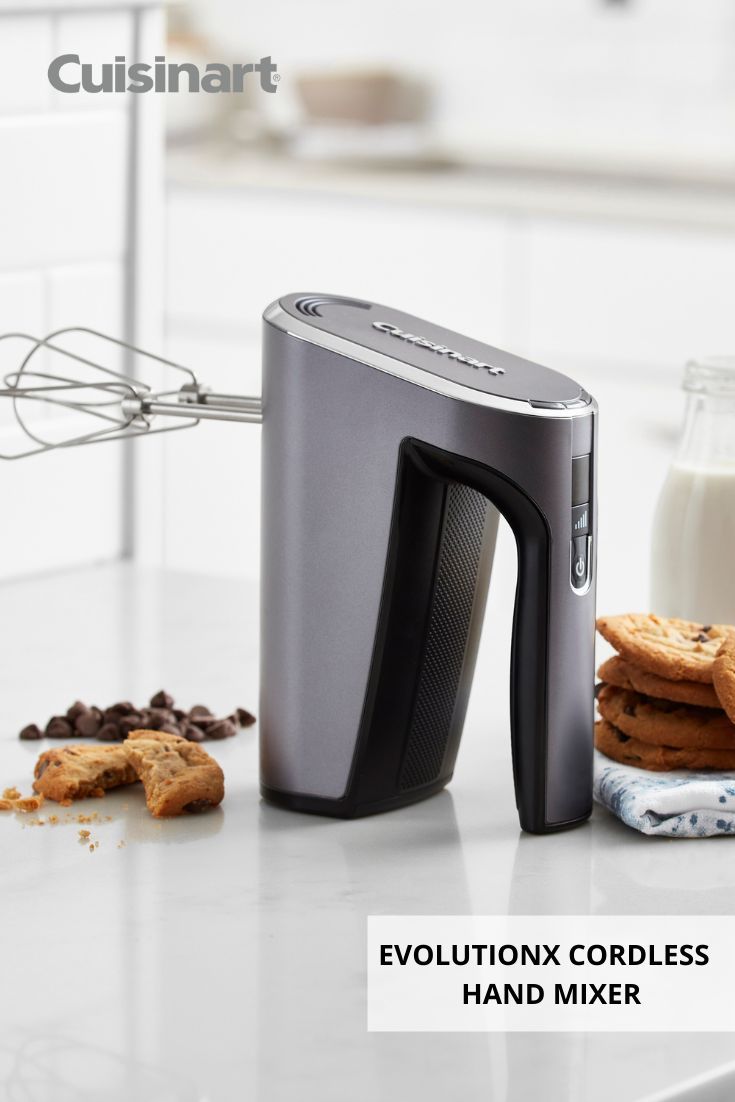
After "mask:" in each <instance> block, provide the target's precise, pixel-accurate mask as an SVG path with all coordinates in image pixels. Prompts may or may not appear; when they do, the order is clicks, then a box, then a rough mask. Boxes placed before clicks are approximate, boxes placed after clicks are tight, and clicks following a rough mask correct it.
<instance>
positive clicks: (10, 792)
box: [3, 785, 20, 800]
mask: <svg viewBox="0 0 735 1102" xmlns="http://www.w3.org/2000/svg"><path fill="white" fill-rule="evenodd" d="M3 799H4V800H19V799H20V792H19V791H18V789H17V788H16V787H15V785H13V786H12V787H11V788H6V789H4V791H3Z"/></svg>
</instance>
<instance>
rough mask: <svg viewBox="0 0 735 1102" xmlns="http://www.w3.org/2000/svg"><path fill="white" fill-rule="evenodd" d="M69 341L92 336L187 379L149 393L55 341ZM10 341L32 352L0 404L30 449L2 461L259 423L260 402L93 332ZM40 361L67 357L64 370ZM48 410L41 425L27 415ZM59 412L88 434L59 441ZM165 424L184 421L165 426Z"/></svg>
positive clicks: (11, 374) (3, 337)
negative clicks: (217, 388)
mask: <svg viewBox="0 0 735 1102" xmlns="http://www.w3.org/2000/svg"><path fill="white" fill-rule="evenodd" d="M72 335H73V336H75V337H79V336H80V335H84V338H85V340H87V341H88V340H89V338H91V339H92V340H93V341H100V342H106V343H105V344H103V345H102V347H107V348H110V349H112V350H115V349H117V350H120V351H121V352H122V356H123V359H124V360H125V361H127V362H132V361H133V360H134V358H135V357H141V358H143V359H145V360H147V361H150V362H151V363H152V364H154V365H156V369H157V370H160V371H161V372H163V371H171V372H173V373H174V376H175V377H176V379H177V381H178V380H180V379H181V378H182V376H183V377H184V381H183V382H182V383H181V385H179V386H174V387H166V388H162V389H154V387H153V386H151V385H150V384H149V383H147V382H145V381H143V380H141V379H139V378H138V377H137V375H136V374H135V373H134V372H133V371H132V370H131V371H119V370H116V369H114V368H112V367H109V366H105V365H104V364H102V363H100V362H98V361H97V360H96V359H91V358H89V357H88V356H86V355H82V354H81V353H80V352H79V351H74V350H73V349H70V348H68V347H66V348H65V347H63V345H62V344H60V343H59V342H60V341H64V340H65V339H66V338H69V337H70V336H72ZM13 340H15V341H21V342H25V343H26V344H30V348H29V349H28V351H27V352H26V354H25V356H24V357H23V359H22V361H21V363H20V366H19V367H17V368H14V369H13V370H11V371H8V372H6V374H5V375H4V376H2V381H3V384H4V385H3V386H2V387H0V398H7V399H9V400H10V401H11V403H12V406H13V413H14V415H15V420H16V423H17V425H18V426H19V427H20V429H21V430H22V431H23V433H24V434H25V436H26V437H28V438H29V439H30V440H31V441H32V443H33V447H31V448H25V449H24V450H20V451H15V452H10V453H8V452H4V451H2V450H0V459H24V458H26V457H28V456H30V455H38V454H40V453H42V452H46V451H53V450H55V449H57V448H71V447H79V446H81V445H83V444H97V443H102V442H103V441H105V440H125V439H131V438H133V437H136V436H152V435H155V434H157V433H161V432H175V431H178V430H181V429H185V428H193V427H194V426H195V425H196V424H198V422H199V421H205V420H213V421H240V422H245V423H250V424H257V423H259V422H260V421H261V420H262V404H261V400H260V398H259V397H255V396H247V395H240V394H217V393H213V392H212V391H210V390H209V389H207V388H206V387H204V386H202V384H201V383H200V382H199V381H198V379H197V377H196V375H195V374H194V372H193V371H192V370H191V368H188V367H185V366H184V365H182V364H179V363H175V362H174V361H173V360H169V359H166V358H164V357H163V356H158V355H155V354H154V353H152V352H146V351H144V350H143V349H141V348H137V347H136V346H135V345H132V344H130V343H128V342H127V341H123V340H119V339H118V338H116V337H110V336H108V335H107V334H106V333H101V332H99V331H98V330H96V329H89V328H86V327H84V326H71V327H68V328H64V329H57V330H55V331H54V332H53V333H49V334H48V335H47V336H46V337H33V336H30V335H29V334H27V333H3V334H0V342H2V341H13ZM44 355H45V356H46V357H47V358H49V357H51V356H56V355H60V356H63V357H65V359H64V361H63V364H64V368H63V370H62V369H60V370H58V371H57V370H53V371H51V370H45V369H43V370H42V368H44V361H43V359H42V357H43V356H44ZM39 364H40V366H39ZM67 371H68V373H67ZM46 407H53V410H52V411H50V415H49V416H47V417H45V418H43V417H42V418H41V422H40V424H39V422H38V420H37V418H36V419H35V420H34V418H33V417H32V416H29V413H30V411H33V412H35V413H36V414H38V412H39V409H40V410H41V411H42V412H43V411H44V410H45V411H46V412H49V411H48V410H47V409H46ZM58 409H62V410H65V411H66V412H67V413H68V414H71V415H72V419H73V421H74V424H75V425H76V424H77V421H79V422H81V420H82V418H84V419H85V420H86V422H87V424H86V429H85V431H77V430H76V429H75V431H74V432H72V433H69V434H68V435H64V430H63V429H61V424H60V418H59V416H58V413H56V412H54V411H58ZM159 419H160V420H159ZM168 419H176V420H182V421H185V422H186V423H185V424H170V423H167V420H168ZM78 427H80V426H78ZM60 429H61V431H60Z"/></svg>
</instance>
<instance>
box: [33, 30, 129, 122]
mask: <svg viewBox="0 0 735 1102" xmlns="http://www.w3.org/2000/svg"><path fill="white" fill-rule="evenodd" d="M133 26H134V24H133V17H132V15H131V14H130V12H129V11H99V12H83V11H76V12H66V13H62V14H59V15H57V16H55V19H54V53H53V56H54V57H58V56H59V55H60V54H79V56H80V58H81V60H82V61H83V62H88V63H90V64H92V65H93V66H94V79H95V83H99V81H100V79H101V77H100V65H101V64H102V63H103V62H113V61H114V58H115V56H116V55H118V54H119V55H120V56H123V57H126V58H127V61H128V64H130V62H131V61H136V60H139V59H138V58H134V57H133V56H132V48H133ZM72 72H73V69H69V70H68V73H67V76H66V79H70V74H71V73H72ZM77 72H78V70H77ZM75 79H77V80H78V79H79V77H78V76H76V77H75ZM51 102H52V106H53V108H54V109H55V110H57V111H89V110H103V111H124V110H126V109H127V108H128V106H129V103H130V96H129V95H126V94H125V93H114V92H112V93H106V92H105V93H103V92H99V93H98V92H95V93H89V92H79V93H69V92H59V91H57V90H56V89H51Z"/></svg>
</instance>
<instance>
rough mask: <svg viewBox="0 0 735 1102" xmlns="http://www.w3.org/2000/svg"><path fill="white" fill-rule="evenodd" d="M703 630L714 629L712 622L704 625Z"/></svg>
mask: <svg viewBox="0 0 735 1102" xmlns="http://www.w3.org/2000/svg"><path fill="white" fill-rule="evenodd" d="M702 631H705V632H710V631H712V624H705V625H704V627H703V628H702Z"/></svg>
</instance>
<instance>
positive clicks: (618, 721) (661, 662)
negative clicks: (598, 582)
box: [595, 613, 735, 772]
mask: <svg viewBox="0 0 735 1102" xmlns="http://www.w3.org/2000/svg"><path fill="white" fill-rule="evenodd" d="M597 630H598V631H599V632H600V634H601V635H602V636H603V637H604V638H605V639H606V640H607V641H608V642H609V643H611V644H612V646H613V647H614V648H615V650H616V651H617V654H616V655H614V656H613V657H612V658H609V659H608V660H607V661H606V662H604V663H603V664H602V666H600V668H599V670H598V671H597V676H598V678H599V679H600V682H601V683H600V684H599V685H598V687H597V707H598V710H599V712H600V716H601V717H602V718H601V719H600V720H599V721H598V722H597V723H596V724H595V745H596V747H597V749H598V750H600V751H602V753H603V754H606V755H607V757H609V758H612V759H613V760H614V761H617V762H621V763H623V764H625V765H634V766H636V767H637V768H639V769H651V770H655V771H658V772H666V771H668V770H672V769H694V770H709V769H720V770H726V771H730V770H735V627H730V626H728V625H723V624H696V623H692V622H691V621H688V620H677V619H666V618H664V617H662V616H654V615H652V614H635V613H633V614H629V615H625V616H606V617H602V618H601V619H599V620H598V621H597Z"/></svg>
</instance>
